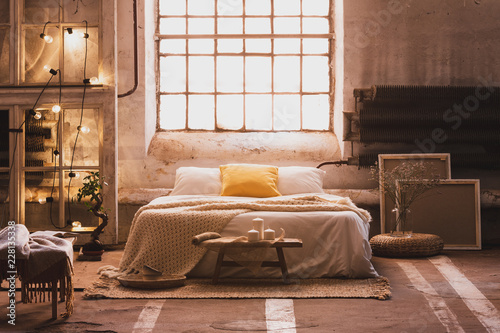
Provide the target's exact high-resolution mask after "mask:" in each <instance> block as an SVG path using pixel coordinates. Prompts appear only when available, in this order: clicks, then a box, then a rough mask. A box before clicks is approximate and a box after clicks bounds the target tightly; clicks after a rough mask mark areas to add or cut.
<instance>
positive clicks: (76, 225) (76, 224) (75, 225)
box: [71, 221, 82, 228]
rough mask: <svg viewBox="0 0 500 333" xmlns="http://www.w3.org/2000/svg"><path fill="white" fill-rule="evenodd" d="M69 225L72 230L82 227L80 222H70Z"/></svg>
mask: <svg viewBox="0 0 500 333" xmlns="http://www.w3.org/2000/svg"><path fill="white" fill-rule="evenodd" d="M71 225H72V226H73V228H81V227H82V222H80V221H73V222H71Z"/></svg>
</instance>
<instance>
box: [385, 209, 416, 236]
mask: <svg viewBox="0 0 500 333" xmlns="http://www.w3.org/2000/svg"><path fill="white" fill-rule="evenodd" d="M390 220H391V236H392V237H404V238H409V237H411V236H412V234H413V215H412V212H411V210H410V208H402V209H401V208H398V207H396V208H394V209H393V210H392V211H391V219H390Z"/></svg>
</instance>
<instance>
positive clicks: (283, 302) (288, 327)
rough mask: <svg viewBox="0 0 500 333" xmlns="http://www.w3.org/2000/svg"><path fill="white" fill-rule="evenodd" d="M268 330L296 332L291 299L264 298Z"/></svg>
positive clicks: (286, 332) (284, 332) (283, 332)
mask: <svg viewBox="0 0 500 333" xmlns="http://www.w3.org/2000/svg"><path fill="white" fill-rule="evenodd" d="M266 324H267V331H268V332H280V333H296V330H295V314H294V311H293V300H292V299H266Z"/></svg>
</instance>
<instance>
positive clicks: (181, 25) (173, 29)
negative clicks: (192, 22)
mask: <svg viewBox="0 0 500 333" xmlns="http://www.w3.org/2000/svg"><path fill="white" fill-rule="evenodd" d="M185 33H186V19H184V18H162V19H160V34H162V35H183V34H185Z"/></svg>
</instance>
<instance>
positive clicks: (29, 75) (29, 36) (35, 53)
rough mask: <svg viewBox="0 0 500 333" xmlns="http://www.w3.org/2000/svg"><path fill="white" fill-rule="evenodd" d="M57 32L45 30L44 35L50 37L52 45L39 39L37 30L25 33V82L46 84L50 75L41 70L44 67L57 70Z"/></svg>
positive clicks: (56, 30) (50, 29) (54, 29)
mask: <svg viewBox="0 0 500 333" xmlns="http://www.w3.org/2000/svg"><path fill="white" fill-rule="evenodd" d="M58 31H59V30H58V29H57V28H46V29H45V34H47V35H50V36H52V38H53V41H52V43H50V44H49V43H46V42H45V41H44V40H43V39H41V38H40V30H39V29H26V31H25V36H26V38H25V77H24V80H25V82H46V81H47V80H48V79H49V78H50V74H49V73H47V72H46V71H44V70H43V67H44V66H45V65H48V66H49V67H51V68H53V69H58V68H59V32H58Z"/></svg>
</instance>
